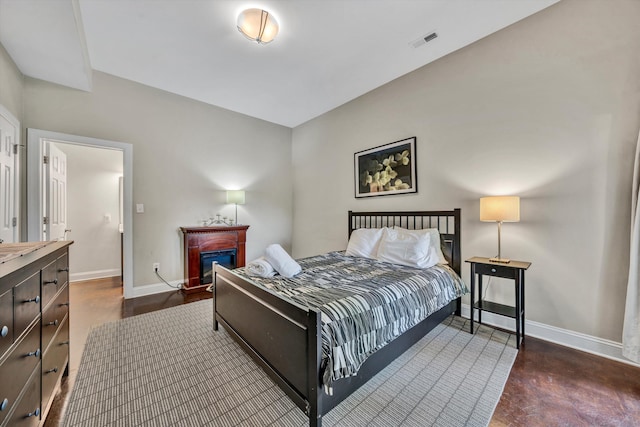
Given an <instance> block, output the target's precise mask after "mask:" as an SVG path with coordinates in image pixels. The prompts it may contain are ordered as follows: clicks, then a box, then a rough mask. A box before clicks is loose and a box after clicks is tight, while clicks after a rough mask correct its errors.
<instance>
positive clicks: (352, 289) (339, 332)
mask: <svg viewBox="0 0 640 427" xmlns="http://www.w3.org/2000/svg"><path fill="white" fill-rule="evenodd" d="M297 261H298V263H299V264H300V265H301V266H302V273H300V274H298V275H297V276H295V277H294V278H291V279H285V278H283V277H281V276H275V277H272V278H267V279H263V278H257V277H249V276H247V275H246V273H245V272H244V269H243V268H241V269H237V270H234V272H235V273H237V274H240V275H242V276H244V277H246V278H247V279H249V280H250V281H253V282H254V283H256V284H258V285H261V286H264V287H266V288H268V289H271V290H272V291H275V292H277V293H279V294H281V295H284V296H286V297H288V298H289V299H291V300H293V301H295V302H297V303H299V304H301V305H304V306H307V307H312V308H316V309H318V310H320V311H321V313H322V352H323V372H324V374H323V381H324V385H325V387H327V388H329V389H330V387H331V384H332V382H333V381H335V380H337V379H340V378H344V377H348V376H352V375H356V374H357V373H358V369H359V368H360V366H361V365H362V363H364V361H365V360H366V359H367V357H369V356H370V355H371V354H373V353H374V352H375V351H376V350H378V349H380V348H382V347H383V346H385V345H386V344H387V343H389V342H391V341H392V340H393V339H394V338H396V337H398V336H399V335H401V334H402V333H403V332H405V331H407V330H408V329H410V328H411V327H413V326H415V325H417V324H418V323H420V322H421V321H422V320H424V319H425V318H427V317H428V316H429V315H430V314H432V313H434V312H436V311H437V310H439V309H440V308H442V307H444V306H445V305H447V304H448V303H449V302H450V301H451V300H453V299H455V298H457V297H459V296H462V295H463V294H465V293H467V288H466V286H465V284H464V283H463V282H462V280H461V279H460V278H459V277H458V275H457V274H456V273H455V272H454V271H453V270H452V269H451V268H449V267H448V266H434V267H431V268H428V269H424V270H420V269H413V268H409V267H404V266H400V265H396V264H389V263H385V262H380V261H375V260H372V259H368V258H357V257H350V256H346V255H344V252H330V253H327V254H323V255H318V256H314V257H309V258H304V259H299V260H297Z"/></svg>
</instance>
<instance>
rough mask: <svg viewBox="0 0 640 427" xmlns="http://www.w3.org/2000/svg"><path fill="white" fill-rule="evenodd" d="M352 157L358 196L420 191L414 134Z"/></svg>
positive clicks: (356, 194)
mask: <svg viewBox="0 0 640 427" xmlns="http://www.w3.org/2000/svg"><path fill="white" fill-rule="evenodd" d="M353 156H354V158H353V163H354V171H355V196H356V199H358V198H364V197H377V196H390V195H394V194H409V193H417V192H418V177H417V173H416V137H415V136H412V137H411V138H405V139H401V140H400V141H396V142H391V143H389V144H384V145H380V146H378V147H374V148H370V149H368V150H363V151H359V152H357V153H355V154H354V155H353Z"/></svg>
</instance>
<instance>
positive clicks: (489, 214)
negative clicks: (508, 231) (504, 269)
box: [480, 196, 520, 264]
mask: <svg viewBox="0 0 640 427" xmlns="http://www.w3.org/2000/svg"><path fill="white" fill-rule="evenodd" d="M480 221H487V222H493V221H495V222H497V223H498V256H497V257H495V258H490V259H489V261H492V262H500V263H505V264H506V263H509V262H510V261H511V260H509V259H508V258H502V256H501V252H500V233H501V231H502V223H503V222H519V221H520V197H517V196H490V197H481V198H480Z"/></svg>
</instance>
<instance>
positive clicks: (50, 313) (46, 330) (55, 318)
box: [42, 286, 69, 351]
mask: <svg viewBox="0 0 640 427" xmlns="http://www.w3.org/2000/svg"><path fill="white" fill-rule="evenodd" d="M68 304H69V287H68V286H65V287H64V288H62V291H61V292H60V293H59V294H58V296H56V299H55V300H54V301H53V304H50V305H49V307H47V309H46V310H45V311H44V312H42V350H43V351H46V349H47V347H48V346H49V342H50V341H51V338H53V336H54V335H55V334H56V332H57V331H58V328H59V327H60V325H61V324H62V321H63V320H64V318H65V316H66V315H67V312H68V311H69V308H68Z"/></svg>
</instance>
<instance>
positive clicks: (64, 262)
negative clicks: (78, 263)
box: [56, 253, 69, 289]
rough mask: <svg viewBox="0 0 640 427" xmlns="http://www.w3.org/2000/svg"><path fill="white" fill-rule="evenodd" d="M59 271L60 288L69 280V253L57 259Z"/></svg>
mask: <svg viewBox="0 0 640 427" xmlns="http://www.w3.org/2000/svg"><path fill="white" fill-rule="evenodd" d="M56 266H57V269H58V271H57V273H58V289H60V287H61V286H63V285H64V284H65V283H67V282H69V254H66V253H65V254H64V255H62V256H61V257H60V258H58V260H57V261H56Z"/></svg>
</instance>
